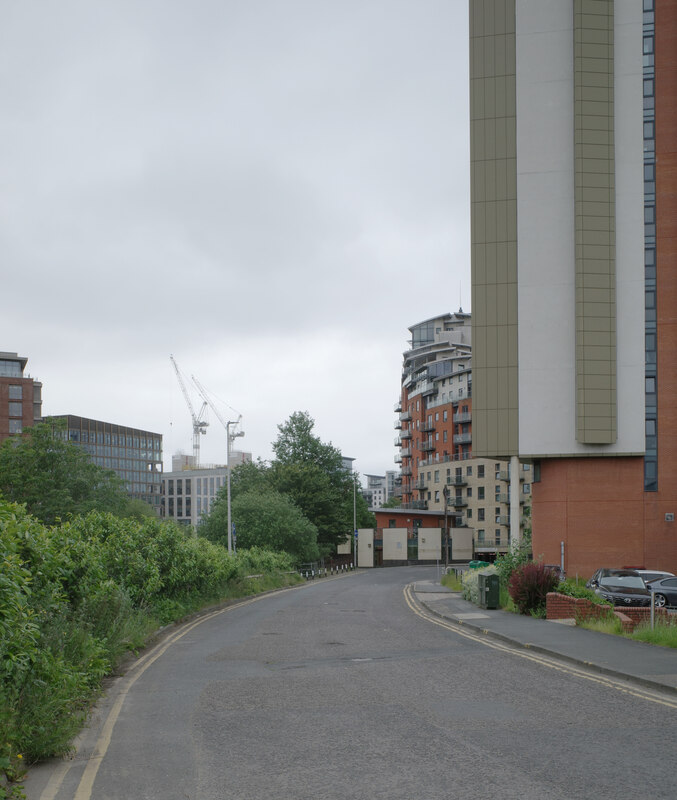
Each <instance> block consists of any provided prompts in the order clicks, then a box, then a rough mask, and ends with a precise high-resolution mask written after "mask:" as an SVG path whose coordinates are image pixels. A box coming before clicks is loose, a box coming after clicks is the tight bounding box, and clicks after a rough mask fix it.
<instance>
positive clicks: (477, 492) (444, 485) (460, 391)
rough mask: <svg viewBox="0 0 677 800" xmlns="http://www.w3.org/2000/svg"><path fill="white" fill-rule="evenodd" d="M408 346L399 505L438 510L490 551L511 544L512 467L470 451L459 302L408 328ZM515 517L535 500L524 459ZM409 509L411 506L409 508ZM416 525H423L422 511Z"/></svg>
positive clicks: (465, 342)
mask: <svg viewBox="0 0 677 800" xmlns="http://www.w3.org/2000/svg"><path fill="white" fill-rule="evenodd" d="M409 332H410V334H411V339H410V343H411V347H410V349H409V350H407V351H405V353H404V354H403V368H402V384H401V399H400V402H399V403H398V405H397V407H396V410H397V412H398V418H397V420H396V421H395V427H396V429H398V431H399V434H398V436H397V438H396V440H395V444H396V445H397V446H398V448H399V452H398V453H397V455H396V456H395V459H396V461H398V462H399V463H401V465H402V466H401V476H402V479H401V480H402V483H401V490H402V506H401V508H402V511H403V512H420V513H421V514H423V515H429V514H433V515H435V516H438V515H439V514H440V512H442V513H444V511H445V509H446V517H447V520H448V522H447V525H448V526H449V527H451V528H453V529H455V530H456V531H457V534H456V535H457V538H459V537H460V535H461V532H462V533H464V534H465V535H466V538H470V539H472V542H473V550H474V552H476V553H478V554H479V553H483V554H485V555H490V554H492V553H493V554H496V553H500V552H505V551H507V550H508V548H509V547H510V514H511V509H512V505H513V504H512V503H511V498H510V495H509V492H508V484H509V480H510V468H509V465H508V463H507V462H505V461H503V460H497V459H490V458H477V457H475V456H474V454H473V430H472V420H473V411H472V407H473V389H472V386H473V379H472V327H471V316H470V314H465V313H463V311H462V310H459V311H458V312H456V313H453V314H443V315H440V316H439V317H433V318H431V319H429V320H425V321H424V322H421V323H418V324H417V325H413V326H412V327H411V328H409ZM518 471H519V481H520V490H519V500H518V503H517V505H518V506H519V509H518V511H517V514H518V520H520V521H521V519H522V516H523V510H524V507H525V506H526V505H528V504H529V502H530V496H531V465H530V464H523V465H519V468H518ZM410 516H411V514H410ZM414 516H415V517H416V520H418V521H417V522H416V523H415V524H414V527H419V526H420V524H422V523H421V520H422V517H421V518H420V519H419V517H418V516H416V514H414Z"/></svg>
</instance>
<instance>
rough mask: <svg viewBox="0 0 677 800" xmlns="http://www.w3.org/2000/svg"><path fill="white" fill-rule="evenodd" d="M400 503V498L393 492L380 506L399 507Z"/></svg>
mask: <svg viewBox="0 0 677 800" xmlns="http://www.w3.org/2000/svg"><path fill="white" fill-rule="evenodd" d="M401 505H402V498H401V497H397V496H395V495H394V494H393V495H390V497H389V498H388V499H387V500H386V501H385V503H384V504H383V505H382V506H381V508H399V507H400V506H401Z"/></svg>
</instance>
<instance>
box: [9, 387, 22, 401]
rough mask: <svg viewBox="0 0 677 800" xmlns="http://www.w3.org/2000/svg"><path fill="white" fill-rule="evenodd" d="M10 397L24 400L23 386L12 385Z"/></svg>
mask: <svg viewBox="0 0 677 800" xmlns="http://www.w3.org/2000/svg"><path fill="white" fill-rule="evenodd" d="M9 399H10V400H22V399H23V387H21V386H10V387H9Z"/></svg>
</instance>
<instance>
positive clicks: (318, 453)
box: [273, 411, 346, 474]
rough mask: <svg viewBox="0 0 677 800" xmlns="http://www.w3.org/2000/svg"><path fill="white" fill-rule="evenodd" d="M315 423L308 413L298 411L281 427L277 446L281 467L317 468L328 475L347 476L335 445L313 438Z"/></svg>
mask: <svg viewBox="0 0 677 800" xmlns="http://www.w3.org/2000/svg"><path fill="white" fill-rule="evenodd" d="M314 427H315V421H314V420H313V418H312V417H311V416H310V414H309V413H308V412H307V411H295V412H294V413H293V414H292V415H291V417H289V419H288V420H287V421H286V422H285V423H283V424H282V425H278V426H277V429H278V431H279V434H278V437H277V440H276V441H275V442H273V453H275V461H277V462H278V463H279V464H315V465H316V466H318V467H320V468H321V469H322V470H323V471H324V472H326V473H328V474H334V473H340V472H343V473H344V474H345V472H346V471H345V470H344V469H343V459H342V457H341V453H340V452H339V451H338V450H337V449H336V448H335V447H334V445H332V444H324V443H323V442H322V441H321V439H320V438H319V437H318V436H315V435H314V434H313V428H314Z"/></svg>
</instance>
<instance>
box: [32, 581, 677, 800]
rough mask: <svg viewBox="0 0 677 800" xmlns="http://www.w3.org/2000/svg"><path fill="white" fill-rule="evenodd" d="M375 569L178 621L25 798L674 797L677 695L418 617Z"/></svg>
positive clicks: (398, 584)
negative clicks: (643, 690) (646, 690)
mask: <svg viewBox="0 0 677 800" xmlns="http://www.w3.org/2000/svg"><path fill="white" fill-rule="evenodd" d="M435 576H436V572H435V570H434V569H431V568H420V567H419V568H399V569H395V568H393V569H387V570H383V569H381V570H374V571H370V572H362V573H359V574H353V575H349V576H347V577H341V578H337V579H327V580H323V581H317V582H315V583H313V584H307V585H305V586H303V587H301V588H300V589H294V590H291V591H285V592H281V593H275V594H271V595H266V596H265V597H262V598H260V599H258V600H256V601H254V602H247V603H245V604H243V605H240V606H238V607H235V608H231V609H229V610H227V611H224V612H222V613H219V614H216V615H213V616H211V617H207V618H205V619H204V620H202V621H200V622H199V624H193V625H188V626H185V627H184V628H182V629H179V630H177V631H176V632H174V633H173V634H172V636H170V637H169V638H168V639H167V640H166V641H165V642H164V643H163V644H162V645H161V646H160V647H159V649H155V650H153V651H151V652H150V653H149V654H148V655H147V656H146V658H145V660H142V661H141V662H139V664H138V666H137V667H136V669H135V670H132V671H130V672H129V673H128V675H127V676H126V677H125V679H123V680H120V681H118V682H117V683H116V684H115V686H114V687H113V688H112V689H111V692H110V693H109V695H108V697H107V699H106V701H105V702H104V703H102V704H101V706H100V708H99V709H98V712H97V715H96V716H95V719H94V720H93V724H92V727H91V730H90V731H89V732H88V733H86V734H85V736H84V737H83V740H82V742H81V744H80V751H79V755H78V756H77V757H76V759H75V760H74V761H72V762H67V763H65V764H62V765H54V764H52V765H48V766H46V767H43V768H40V769H39V770H37V771H35V773H34V774H33V775H32V776H31V778H30V779H29V781H28V782H27V794H28V798H29V800H65V799H66V798H68V800H90V799H91V800H109V799H110V800H113V798H114V799H115V800H142V799H147V800H186V798H190V799H191V800H231V798H232V799H233V800H235V799H237V800H263V799H264V798H265V800H269V799H270V798H289V799H290V800H306V798H308V800H311V798H312V800H319V799H320V798H332V799H333V798H336V800H339V799H340V800H347V799H348V798H360V800H362V799H363V798H387V799H388V800H398V798H402V800H413V799H414V798H433V797H455V798H463V800H474V798H482V799H483V800H486V798H492V797H496V798H500V800H512V799H513V798H515V799H517V798H519V800H531V798H534V799H536V798H538V799H539V800H542V799H543V798H557V799H558V800H560V799H561V800H572V798H577V799H578V798H593V797H595V798H599V797H607V796H610V797H613V798H614V799H616V798H618V800H621V799H622V800H625V799H626V798H634V797H646V796H649V797H651V798H652V800H659V799H661V798H666V799H667V798H670V800H673V798H675V797H676V796H677V777H676V775H675V769H674V758H675V753H676V752H677V711H675V710H674V708H668V707H664V706H662V705H661V704H660V703H655V702H649V701H647V700H645V699H643V698H641V697H633V696H632V695H631V694H628V693H627V692H622V691H620V690H618V689H616V688H613V687H609V686H604V685H600V684H599V683H597V682H595V681H594V680H586V679H584V678H582V677H581V676H580V675H576V674H574V673H573V671H570V670H569V669H568V667H567V666H566V665H565V664H563V665H562V668H561V670H560V669H552V668H545V667H544V666H542V665H539V664H537V663H532V662H530V661H529V660H528V659H524V658H518V657H516V656H514V655H512V654H511V653H510V652H505V651H504V650H496V649H494V648H492V647H490V646H487V645H485V644H483V643H481V642H478V641H476V640H474V639H468V638H466V637H464V636H460V635H458V634H456V633H454V632H453V631H449V630H445V629H443V628H441V627H439V626H436V625H434V624H431V623H430V622H428V621H426V620H424V619H421V618H420V617H419V616H417V615H416V614H415V613H414V612H413V611H412V609H411V608H410V607H409V606H408V605H407V603H406V602H405V598H404V595H403V589H404V587H405V586H406V585H407V584H408V583H410V582H412V581H415V580H426V579H430V578H433V577H435Z"/></svg>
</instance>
